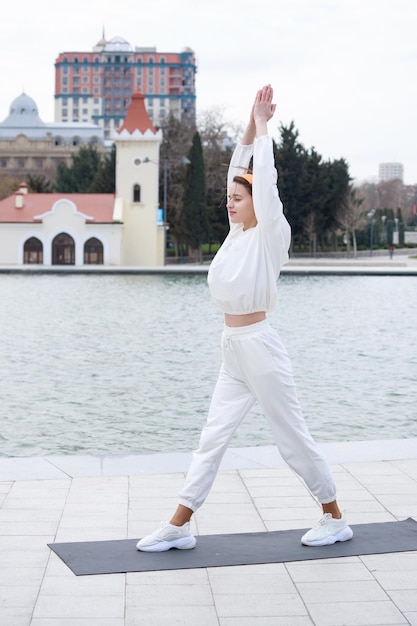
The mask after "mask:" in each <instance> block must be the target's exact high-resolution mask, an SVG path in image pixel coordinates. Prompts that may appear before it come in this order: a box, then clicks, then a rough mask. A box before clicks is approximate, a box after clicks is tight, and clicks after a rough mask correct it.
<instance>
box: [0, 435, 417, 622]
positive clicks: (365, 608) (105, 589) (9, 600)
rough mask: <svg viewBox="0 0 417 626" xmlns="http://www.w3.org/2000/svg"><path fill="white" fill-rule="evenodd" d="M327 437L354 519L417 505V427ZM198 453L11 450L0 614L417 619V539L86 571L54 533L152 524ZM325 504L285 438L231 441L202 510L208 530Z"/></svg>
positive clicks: (200, 528) (397, 514)
mask: <svg viewBox="0 0 417 626" xmlns="http://www.w3.org/2000/svg"><path fill="white" fill-rule="evenodd" d="M321 448H322V450H323V452H324V454H325V455H326V456H327V458H328V460H329V461H330V463H331V467H332V470H333V472H334V475H335V478H336V482H337V485H338V491H339V499H340V502H341V504H342V506H343V508H344V509H345V510H346V511H347V515H348V517H349V521H350V523H352V524H363V523H371V522H386V521H395V520H403V519H406V518H408V517H413V518H414V519H417V439H414V440H411V439H404V440H396V441H379V442H352V443H343V444H332V443H328V444H322V445H321ZM189 458H190V456H189V454H185V453H181V454H179V453H177V454H176V453H166V454H155V455H138V456H128V457H124V456H110V457H100V458H99V457H77V456H69V457H45V458H32V459H23V458H22V459H0V476H1V480H0V503H1V507H0V546H1V552H0V554H1V557H0V624H2V626H3V625H4V626H29V625H30V626H142V625H143V626H145V625H146V626H167V625H178V626H194V625H196V624H198V625H199V626H308V625H309V626H311V625H316V626H342V625H348V626H369V625H374V626H381V625H384V624H390V625H391V626H400V625H404V624H413V625H417V550H416V551H410V552H402V553H393V554H390V553H389V545H388V546H387V553H386V554H377V555H368V556H355V557H344V558H338V559H323V560H308V561H299V562H293V563H277V564H268V565H248V566H237V567H219V568H207V569H204V568H202V569H193V570H177V571H159V572H142V573H129V574H112V575H101V576H79V577H76V576H74V574H73V573H72V572H71V571H70V570H69V569H68V568H67V566H66V565H64V564H63V562H62V561H61V560H60V559H59V558H58V557H57V556H56V555H55V554H54V553H52V552H51V551H50V550H49V548H48V547H47V543H51V542H52V543H53V542H73V541H89V540H91V541H96V540H109V539H125V538H135V539H136V538H139V537H141V536H143V535H145V534H148V533H149V532H150V531H152V530H153V529H154V528H155V526H156V524H158V523H159V520H161V519H162V520H163V519H166V518H167V517H168V516H169V515H170V513H171V511H172V510H173V508H174V506H175V504H176V494H177V492H178V490H179V489H180V486H181V485H182V482H183V479H184V472H185V470H186V467H187V465H188V462H189ZM318 515H319V509H318V507H317V505H316V503H315V502H314V501H313V499H312V498H311V496H310V495H309V493H308V492H307V489H306V488H305V486H304V485H303V484H302V483H301V481H300V480H299V479H298V478H297V477H296V476H295V475H293V474H292V473H291V472H290V471H289V470H288V469H287V467H286V466H285V465H284V464H283V462H282V460H281V459H280V457H279V455H278V453H277V452H276V450H275V448H273V447H266V448H244V449H239V448H235V449H233V448H231V449H229V451H228V453H227V455H226V457H225V459H224V462H223V464H222V467H221V471H220V473H219V475H218V477H217V479H216V482H215V485H214V488H213V490H212V492H211V494H210V496H209V498H208V500H207V502H206V503H205V505H204V506H203V507H202V509H200V511H198V512H197V514H196V515H195V517H194V518H193V522H192V523H193V529H194V532H195V533H197V534H203V535H206V534H209V535H211V534H217V533H241V532H248V533H250V532H263V531H272V530H284V529H297V528H300V529H303V528H306V527H308V526H309V525H310V524H311V523H312V522H313V521H314V520H315V519H316V518H317V517H318ZM300 535H301V531H300ZM415 547H416V548H417V545H416V546H415ZM214 549H215V548H214ZM271 550H273V546H271ZM317 550H320V548H317Z"/></svg>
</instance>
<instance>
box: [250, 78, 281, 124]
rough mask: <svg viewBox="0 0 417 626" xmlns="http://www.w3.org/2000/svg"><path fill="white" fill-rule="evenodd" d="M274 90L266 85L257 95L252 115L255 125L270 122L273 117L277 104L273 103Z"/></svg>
mask: <svg viewBox="0 0 417 626" xmlns="http://www.w3.org/2000/svg"><path fill="white" fill-rule="evenodd" d="M273 96H274V90H273V89H272V87H271V85H265V86H264V87H262V89H260V90H259V91H258V93H257V94H256V98H255V102H254V104H253V108H252V115H253V119H254V121H255V124H257V123H259V122H268V121H269V120H270V119H271V117H273V115H274V113H275V109H276V104H273V103H272V98H273Z"/></svg>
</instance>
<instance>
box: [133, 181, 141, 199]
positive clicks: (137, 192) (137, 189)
mask: <svg viewBox="0 0 417 626" xmlns="http://www.w3.org/2000/svg"><path fill="white" fill-rule="evenodd" d="M133 202H140V185H138V184H137V183H136V185H133Z"/></svg>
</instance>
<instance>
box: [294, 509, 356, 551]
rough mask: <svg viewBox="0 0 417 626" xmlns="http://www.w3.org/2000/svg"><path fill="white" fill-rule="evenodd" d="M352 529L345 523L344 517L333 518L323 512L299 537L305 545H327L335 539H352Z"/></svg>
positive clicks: (334, 541)
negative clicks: (309, 528)
mask: <svg viewBox="0 0 417 626" xmlns="http://www.w3.org/2000/svg"><path fill="white" fill-rule="evenodd" d="M352 537H353V532H352V529H351V528H350V527H349V526H348V525H347V521H346V518H345V517H344V516H343V515H342V517H341V519H335V518H333V517H332V515H331V513H325V514H324V515H323V516H322V517H321V518H320V519H319V521H318V522H317V523H316V524H314V526H313V528H312V529H311V530H309V531H308V532H306V533H305V535H303V536H302V537H301V543H302V544H303V545H305V546H328V545H330V544H332V543H336V541H349V539H352Z"/></svg>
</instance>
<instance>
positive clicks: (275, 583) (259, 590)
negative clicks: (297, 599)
mask: <svg viewBox="0 0 417 626" xmlns="http://www.w3.org/2000/svg"><path fill="white" fill-rule="evenodd" d="M209 578H210V584H211V588H212V590H213V593H214V595H215V596H216V597H217V596H218V595H222V594H226V595H232V594H242V593H249V594H259V595H260V596H262V595H263V594H274V593H275V594H282V593H285V594H290V593H293V594H295V593H297V589H296V588H295V585H294V583H293V582H292V580H291V578H290V576H289V575H288V574H287V573H286V572H282V573H280V574H274V573H271V572H270V571H269V572H268V573H266V572H265V573H263V574H254V573H252V572H248V573H247V574H242V573H241V574H234V573H233V572H232V573H231V574H230V576H227V577H226V576H215V575H213V572H212V570H211V573H210V574H209Z"/></svg>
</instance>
